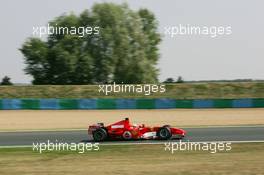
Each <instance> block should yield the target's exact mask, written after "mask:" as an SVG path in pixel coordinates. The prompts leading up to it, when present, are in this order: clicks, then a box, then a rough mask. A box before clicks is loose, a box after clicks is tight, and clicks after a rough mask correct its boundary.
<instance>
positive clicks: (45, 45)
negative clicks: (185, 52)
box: [20, 3, 161, 85]
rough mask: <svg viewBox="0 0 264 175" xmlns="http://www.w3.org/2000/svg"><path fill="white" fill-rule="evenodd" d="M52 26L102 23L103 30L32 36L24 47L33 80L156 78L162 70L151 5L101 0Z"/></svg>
mask: <svg viewBox="0 0 264 175" xmlns="http://www.w3.org/2000/svg"><path fill="white" fill-rule="evenodd" d="M49 25H51V26H54V27H56V26H63V27H76V28H78V27H88V26H99V27H100V34H99V35H84V36H83V37H82V38H80V37H79V36H78V35H62V34H57V33H54V34H50V35H48V36H47V38H46V40H44V39H41V38H34V37H33V38H32V37H31V38H28V39H27V40H26V41H25V43H24V44H23V45H22V47H21V49H20V51H21V52H22V53H23V55H24V59H25V64H26V68H25V72H26V74H29V75H32V77H33V82H32V83H33V84H39V85H41V84H98V83H111V82H116V83H155V82H157V81H158V78H157V76H158V73H159V70H158V68H157V67H156V66H157V61H158V59H159V49H158V45H159V43H160V42H161V36H160V34H159V33H158V23H157V20H156V18H155V16H154V14H153V13H152V12H150V11H149V10H147V9H139V10H138V11H135V10H131V9H130V8H129V7H128V5H126V4H121V5H118V4H114V3H101V4H95V5H94V6H93V7H92V8H91V10H84V11H83V12H82V13H81V14H80V15H75V14H73V13H70V14H64V15H62V16H59V17H57V18H55V19H53V20H52V21H50V22H49Z"/></svg>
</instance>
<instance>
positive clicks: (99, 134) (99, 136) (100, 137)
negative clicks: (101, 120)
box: [93, 128, 107, 142]
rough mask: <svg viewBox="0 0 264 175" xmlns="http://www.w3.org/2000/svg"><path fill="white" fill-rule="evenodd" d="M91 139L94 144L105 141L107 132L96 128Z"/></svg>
mask: <svg viewBox="0 0 264 175" xmlns="http://www.w3.org/2000/svg"><path fill="white" fill-rule="evenodd" d="M93 139H94V141H96V142H101V141H104V140H106V139H107V131H106V130H105V129H104V128H98V129H96V130H95V131H94V132H93Z"/></svg>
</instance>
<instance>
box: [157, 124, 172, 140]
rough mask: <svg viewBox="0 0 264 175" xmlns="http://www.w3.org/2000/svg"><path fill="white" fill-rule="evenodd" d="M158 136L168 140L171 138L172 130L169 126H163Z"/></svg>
mask: <svg viewBox="0 0 264 175" xmlns="http://www.w3.org/2000/svg"><path fill="white" fill-rule="evenodd" d="M157 135H158V138H159V139H161V140H167V139H170V138H171V130H170V128H169V127H162V128H160V130H159V131H158V134H157Z"/></svg>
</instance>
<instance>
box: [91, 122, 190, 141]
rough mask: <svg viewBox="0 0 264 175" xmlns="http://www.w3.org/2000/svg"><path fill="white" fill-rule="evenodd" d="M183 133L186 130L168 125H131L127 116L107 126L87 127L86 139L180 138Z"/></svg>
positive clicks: (99, 124)
mask: <svg viewBox="0 0 264 175" xmlns="http://www.w3.org/2000/svg"><path fill="white" fill-rule="evenodd" d="M185 134H186V131H184V130H182V129H179V128H173V127H170V126H169V125H165V126H161V127H160V126H159V127H149V126H145V125H144V124H142V125H133V124H131V123H130V121H129V119H128V118H125V119H124V120H121V121H119V122H116V123H114V124H111V125H108V126H104V124H103V123H98V124H95V125H91V126H89V129H88V139H89V140H94V141H97V142H98V141H105V140H135V139H159V140H167V139H173V138H178V139H182V138H183V137H184V136H185Z"/></svg>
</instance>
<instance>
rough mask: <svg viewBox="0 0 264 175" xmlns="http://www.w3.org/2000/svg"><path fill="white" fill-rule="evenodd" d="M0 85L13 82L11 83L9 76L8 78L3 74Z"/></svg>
mask: <svg viewBox="0 0 264 175" xmlns="http://www.w3.org/2000/svg"><path fill="white" fill-rule="evenodd" d="M0 85H3V86H9V85H13V83H11V78H9V77H8V76H5V77H4V78H3V79H2V82H1V83H0Z"/></svg>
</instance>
